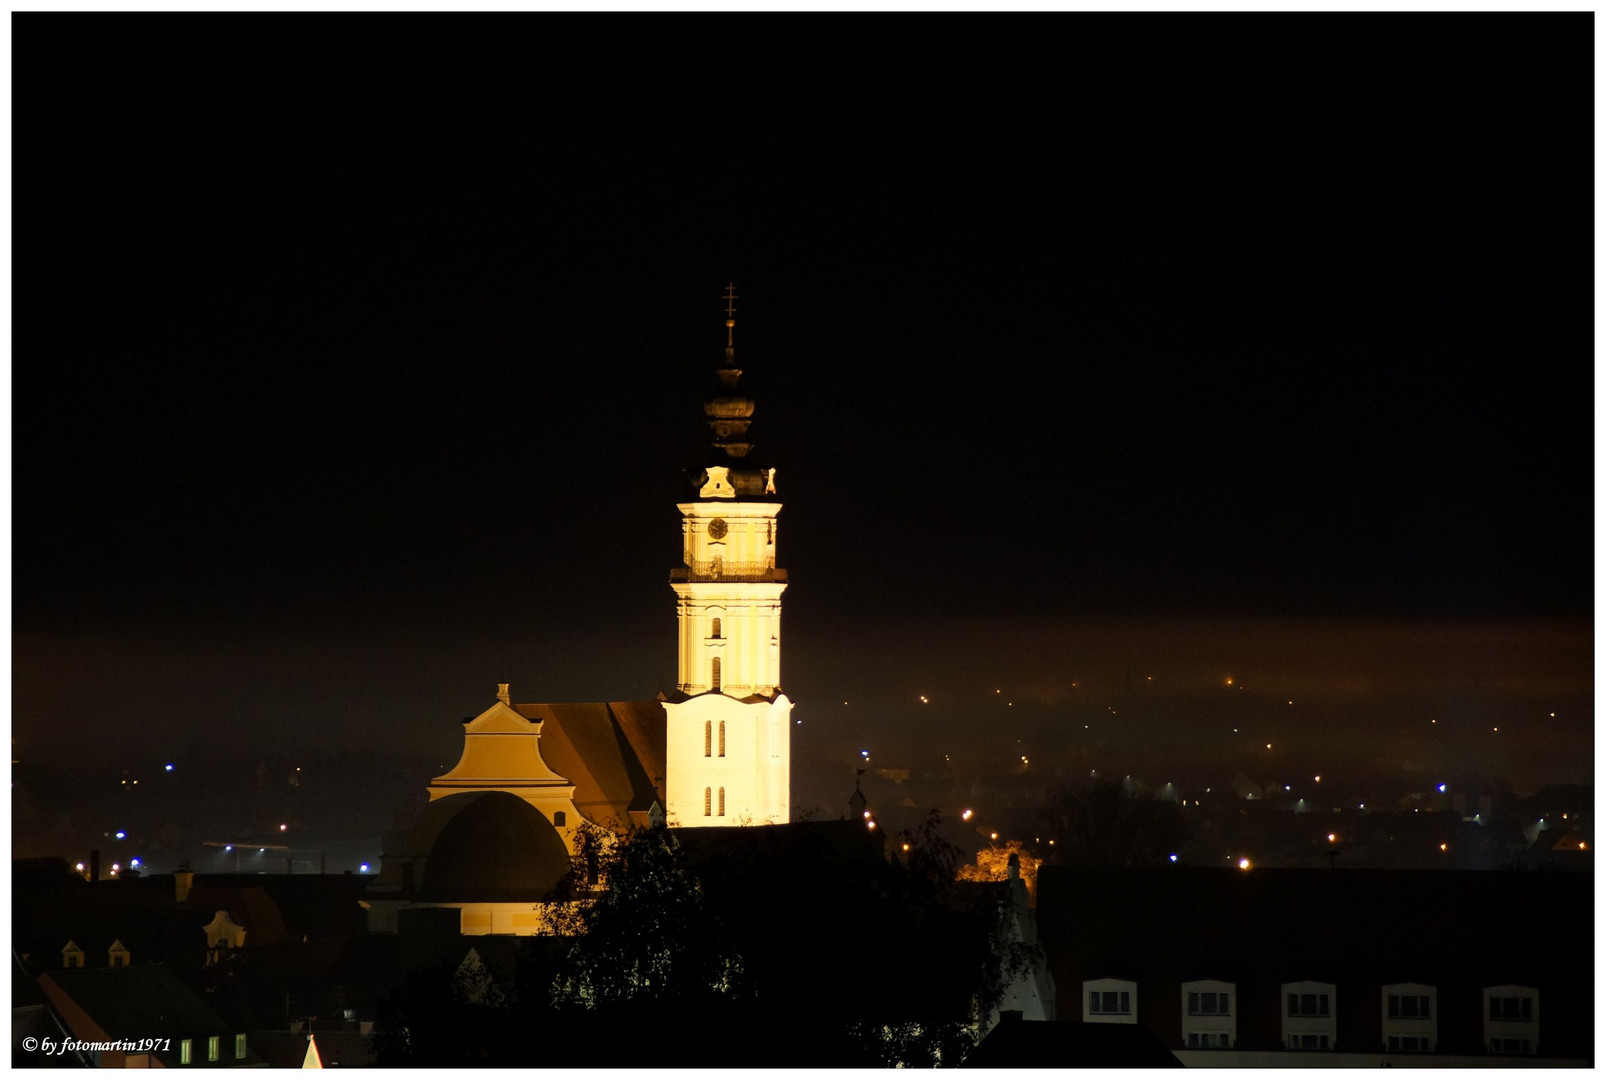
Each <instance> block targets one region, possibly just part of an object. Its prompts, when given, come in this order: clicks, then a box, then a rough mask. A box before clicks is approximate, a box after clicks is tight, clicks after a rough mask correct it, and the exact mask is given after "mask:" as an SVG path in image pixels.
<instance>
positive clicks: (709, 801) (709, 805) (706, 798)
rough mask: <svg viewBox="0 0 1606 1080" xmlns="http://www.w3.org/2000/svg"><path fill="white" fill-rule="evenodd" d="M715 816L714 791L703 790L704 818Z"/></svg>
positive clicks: (709, 789) (710, 789)
mask: <svg viewBox="0 0 1606 1080" xmlns="http://www.w3.org/2000/svg"><path fill="white" fill-rule="evenodd" d="M713 816H714V789H713V788H703V817H713Z"/></svg>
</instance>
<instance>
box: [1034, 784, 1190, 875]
mask: <svg viewBox="0 0 1606 1080" xmlns="http://www.w3.org/2000/svg"><path fill="white" fill-rule="evenodd" d="M1038 831H1039V832H1040V833H1041V835H1043V836H1044V837H1053V838H1054V846H1053V847H1048V848H1044V849H1042V850H1041V851H1040V852H1039V854H1046V855H1047V856H1048V858H1049V861H1050V862H1057V863H1061V864H1064V865H1069V866H1149V865H1153V864H1156V863H1159V862H1162V861H1164V860H1165V859H1166V857H1167V856H1168V855H1169V854H1170V853H1171V852H1173V851H1175V850H1176V847H1177V844H1178V843H1179V842H1180V841H1181V840H1182V837H1183V821H1182V810H1181V808H1180V807H1178V806H1177V804H1176V803H1174V802H1171V801H1170V800H1166V799H1153V798H1149V797H1147V796H1144V795H1140V794H1136V793H1131V792H1128V791H1127V790H1126V789H1125V788H1124V787H1123V786H1122V785H1121V784H1120V783H1117V782H1115V781H1110V780H1099V781H1092V782H1089V783H1087V784H1081V785H1075V786H1070V785H1067V786H1062V787H1059V788H1056V789H1055V790H1054V791H1053V792H1051V793H1050V794H1049V797H1048V800H1047V801H1046V802H1045V804H1044V806H1043V810H1042V813H1041V817H1040V818H1039V824H1038Z"/></svg>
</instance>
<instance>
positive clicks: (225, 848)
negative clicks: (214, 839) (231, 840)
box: [223, 844, 234, 851]
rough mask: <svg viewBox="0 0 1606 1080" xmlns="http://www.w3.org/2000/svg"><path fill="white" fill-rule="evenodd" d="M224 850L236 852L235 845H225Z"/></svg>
mask: <svg viewBox="0 0 1606 1080" xmlns="http://www.w3.org/2000/svg"><path fill="white" fill-rule="evenodd" d="M223 850H224V851H233V850H234V845H233V844H224V845H223Z"/></svg>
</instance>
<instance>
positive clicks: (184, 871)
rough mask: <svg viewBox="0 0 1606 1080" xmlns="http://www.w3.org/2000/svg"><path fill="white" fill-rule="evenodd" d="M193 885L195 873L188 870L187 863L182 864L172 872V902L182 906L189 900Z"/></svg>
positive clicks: (188, 865)
mask: <svg viewBox="0 0 1606 1080" xmlns="http://www.w3.org/2000/svg"><path fill="white" fill-rule="evenodd" d="M194 884H195V872H194V871H192V870H191V869H190V864H189V863H184V864H183V865H182V866H180V867H179V868H178V869H177V870H176V871H174V872H173V900H174V902H175V903H179V904H182V903H183V902H184V901H185V900H187V899H189V895H190V888H191V886H193V885H194Z"/></svg>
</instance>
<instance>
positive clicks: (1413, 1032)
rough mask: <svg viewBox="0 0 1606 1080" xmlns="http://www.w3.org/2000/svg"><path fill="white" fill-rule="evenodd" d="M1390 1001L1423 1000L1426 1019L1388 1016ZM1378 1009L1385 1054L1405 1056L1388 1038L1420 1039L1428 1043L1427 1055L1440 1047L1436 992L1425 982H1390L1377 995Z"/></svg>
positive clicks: (1433, 987)
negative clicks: (1380, 1017) (1393, 999)
mask: <svg viewBox="0 0 1606 1080" xmlns="http://www.w3.org/2000/svg"><path fill="white" fill-rule="evenodd" d="M1390 998H1425V999H1426V1000H1427V1003H1428V1014H1427V1015H1426V1016H1391V1015H1390V1010H1389V999H1390ZM1378 1009H1379V1012H1380V1013H1381V1015H1382V1017H1383V1028H1382V1030H1383V1046H1384V1049H1385V1050H1387V1052H1388V1053H1391V1054H1397V1053H1407V1052H1409V1051H1402V1050H1395V1049H1393V1048H1392V1047H1391V1046H1390V1043H1389V1040H1390V1039H1398V1038H1421V1039H1426V1040H1427V1042H1428V1046H1427V1052H1428V1053H1433V1052H1434V1051H1436V1050H1438V1048H1439V989H1438V987H1436V986H1428V985H1427V984H1426V983H1390V984H1389V985H1387V986H1385V987H1383V988H1382V990H1381V992H1380V993H1379V995H1378Z"/></svg>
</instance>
